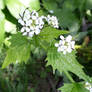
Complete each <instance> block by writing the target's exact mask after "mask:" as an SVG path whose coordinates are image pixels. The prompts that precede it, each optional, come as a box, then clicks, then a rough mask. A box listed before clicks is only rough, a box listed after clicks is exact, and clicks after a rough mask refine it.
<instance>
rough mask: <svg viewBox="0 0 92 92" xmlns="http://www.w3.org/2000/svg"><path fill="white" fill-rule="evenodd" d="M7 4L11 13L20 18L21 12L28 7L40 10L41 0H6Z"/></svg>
mask: <svg viewBox="0 0 92 92" xmlns="http://www.w3.org/2000/svg"><path fill="white" fill-rule="evenodd" d="M5 1H6V2H5V3H6V5H7V7H8V9H9V11H10V13H11V14H12V15H13V16H14V17H15V18H19V13H20V12H21V10H24V9H25V8H27V7H30V9H31V10H33V9H35V10H39V8H40V3H39V0H5Z"/></svg>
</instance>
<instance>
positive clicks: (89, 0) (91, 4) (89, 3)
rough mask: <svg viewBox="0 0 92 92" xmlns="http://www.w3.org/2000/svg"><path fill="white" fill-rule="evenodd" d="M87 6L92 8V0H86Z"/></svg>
mask: <svg viewBox="0 0 92 92" xmlns="http://www.w3.org/2000/svg"><path fill="white" fill-rule="evenodd" d="M86 8H87V9H92V0H87V1H86Z"/></svg>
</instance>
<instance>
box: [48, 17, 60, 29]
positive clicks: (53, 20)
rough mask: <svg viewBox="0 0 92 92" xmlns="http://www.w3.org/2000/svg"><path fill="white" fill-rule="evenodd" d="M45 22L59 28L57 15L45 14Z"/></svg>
mask: <svg viewBox="0 0 92 92" xmlns="http://www.w3.org/2000/svg"><path fill="white" fill-rule="evenodd" d="M47 22H48V24H49V25H51V26H52V27H54V28H59V26H58V20H57V17H56V16H50V15H48V16H47Z"/></svg>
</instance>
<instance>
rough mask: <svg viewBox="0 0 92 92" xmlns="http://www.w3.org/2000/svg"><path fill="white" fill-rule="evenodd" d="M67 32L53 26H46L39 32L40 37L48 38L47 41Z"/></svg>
mask: <svg viewBox="0 0 92 92" xmlns="http://www.w3.org/2000/svg"><path fill="white" fill-rule="evenodd" d="M67 33H69V32H68V31H65V30H58V29H55V28H52V27H45V28H44V29H43V30H42V31H41V33H40V34H39V37H40V38H41V39H43V40H46V41H47V42H50V41H51V40H53V39H54V38H57V37H58V36H59V35H61V34H67Z"/></svg>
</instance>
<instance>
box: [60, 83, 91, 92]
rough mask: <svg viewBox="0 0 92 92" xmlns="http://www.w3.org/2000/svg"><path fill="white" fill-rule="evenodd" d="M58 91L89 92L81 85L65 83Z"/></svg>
mask: <svg viewBox="0 0 92 92" xmlns="http://www.w3.org/2000/svg"><path fill="white" fill-rule="evenodd" d="M59 90H61V91H62V92H89V91H88V90H87V89H86V88H85V87H84V85H83V84H82V83H72V84H69V83H66V84H64V86H63V87H61V88H59Z"/></svg>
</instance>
